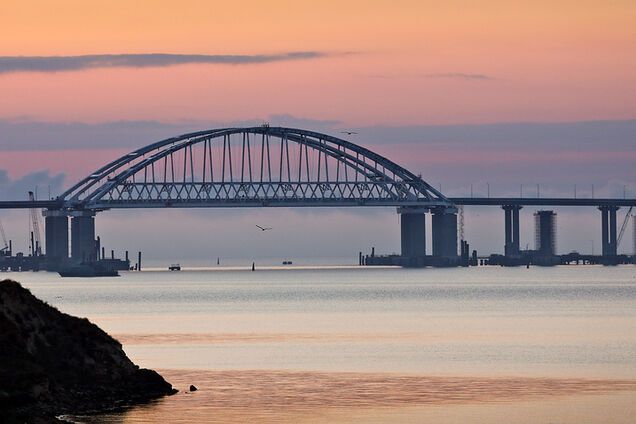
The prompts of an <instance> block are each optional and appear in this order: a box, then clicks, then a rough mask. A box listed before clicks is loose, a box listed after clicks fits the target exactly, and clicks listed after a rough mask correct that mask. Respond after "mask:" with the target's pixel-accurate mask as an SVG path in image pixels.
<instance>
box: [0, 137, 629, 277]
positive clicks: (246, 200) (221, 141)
mask: <svg viewBox="0 0 636 424" xmlns="http://www.w3.org/2000/svg"><path fill="white" fill-rule="evenodd" d="M462 205H489V206H501V207H503V209H504V210H505V217H506V227H505V228H506V253H507V254H511V255H514V254H517V253H518V252H519V241H518V233H519V210H520V209H521V207H523V206H526V205H535V206H596V207H598V208H600V209H601V211H602V217H603V229H602V231H603V239H604V244H603V246H604V249H603V253H604V254H606V255H616V242H615V241H616V210H618V208H619V207H621V206H634V205H636V199H567V198H562V199H556V198H472V197H471V198H447V197H445V196H444V195H443V194H442V193H440V192H439V191H438V190H436V189H435V188H433V187H432V186H431V185H430V184H428V183H427V182H425V181H424V180H423V179H422V178H421V177H420V176H419V175H416V174H414V173H412V172H410V171H408V170H407V169H405V168H403V167H402V166H400V165H398V164H396V163H395V162H392V161H391V160H389V159H387V158H385V157H383V156H381V155H379V154H377V153H375V152H373V151H371V150H368V149H366V148H364V147H362V146H359V145H357V144H354V143H351V142H349V141H346V140H343V139H340V138H336V137H333V136H330V135H326V134H321V133H317V132H313V131H307V130H302V129H295V128H283V127H270V126H268V125H264V126H259V127H248V128H220V129H211V130H206V131H199V132H194V133H189V134H184V135H181V136H177V137H171V138H168V139H165V140H161V141H158V142H156V143H153V144H150V145H148V146H145V147H142V148H140V149H137V150H135V151H132V152H130V153H128V154H126V155H124V156H122V157H120V158H118V159H116V160H114V161H112V162H110V163H108V164H106V165H104V166H103V167H101V168H99V169H98V170H96V171H95V172H93V173H91V174H90V175H88V176H86V178H84V179H82V180H81V181H79V182H77V183H76V184H75V185H73V186H72V187H70V188H69V189H68V190H67V191H65V192H64V193H62V194H61V195H60V196H58V197H57V198H55V199H51V200H36V201H5V202H0V209H3V208H12V209H15V208H42V209H44V215H45V224H46V253H47V256H49V257H51V258H58V259H60V260H64V259H65V258H67V257H68V250H69V244H70V246H71V258H72V259H73V260H76V261H79V260H85V259H91V258H92V259H94V258H95V257H96V256H99V251H97V252H96V251H95V250H96V249H95V222H94V220H95V215H96V214H97V213H98V212H102V211H106V210H109V209H131V208H204V207H210V208H227V207H232V208H236V207H373V206H376V207H377V206H393V207H397V208H398V212H399V213H400V214H401V220H400V221H401V224H400V225H401V253H402V256H403V257H407V258H408V257H424V256H426V244H425V216H426V214H427V213H432V242H433V246H432V256H433V257H437V258H444V263H448V264H452V263H454V262H456V261H457V260H458V259H457V258H458V255H457V206H462ZM69 218H70V219H71V243H69V240H68V225H69V222H68V221H69ZM612 240H613V241H612ZM612 243H614V244H613V245H612ZM462 249H463V246H462ZM612 249H613V250H612Z"/></svg>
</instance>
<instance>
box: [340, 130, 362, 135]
mask: <svg viewBox="0 0 636 424" xmlns="http://www.w3.org/2000/svg"><path fill="white" fill-rule="evenodd" d="M340 132H341V133H342V134H347V135H353V134H358V133H357V132H355V131H340Z"/></svg>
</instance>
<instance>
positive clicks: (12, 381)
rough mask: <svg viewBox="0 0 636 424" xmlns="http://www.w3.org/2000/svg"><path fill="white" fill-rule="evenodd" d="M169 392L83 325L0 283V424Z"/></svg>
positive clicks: (124, 403) (15, 285) (17, 287)
mask: <svg viewBox="0 0 636 424" xmlns="http://www.w3.org/2000/svg"><path fill="white" fill-rule="evenodd" d="M175 392H176V390H174V389H173V388H172V385H171V384H170V383H168V382H166V381H165V380H164V379H163V378H162V377H161V376H160V375H159V374H157V373H156V372H154V371H152V370H148V369H140V368H139V367H138V366H137V365H135V364H134V363H133V362H132V361H131V360H130V359H128V357H127V356H126V354H125V353H124V351H123V350H122V347H121V344H120V343H119V342H118V341H117V340H115V339H113V338H112V337H111V336H109V335H108V334H106V333H105V332H104V331H102V330H101V329H100V328H99V327H97V326H96V325H95V324H93V323H91V322H90V321H89V320H88V319H86V318H76V317H73V316H70V315H67V314H64V313H62V312H60V311H58V310H57V309H55V308H54V307H52V306H50V305H48V304H46V303H45V302H42V301H41V300H39V299H37V298H36V297H35V296H33V295H32V294H31V292H30V291H29V290H27V289H25V288H23V287H22V286H21V285H20V284H19V283H17V282H15V281H10V280H4V281H0V415H2V416H3V417H4V418H5V420H6V421H8V422H11V421H15V422H25V420H28V421H49V420H52V419H53V418H54V417H55V416H56V415H60V414H64V413H87V412H92V411H100V410H106V409H112V408H114V407H122V406H127V405H132V404H136V403H142V402H146V401H148V400H151V399H154V398H157V397H160V396H164V395H169V394H173V393H175ZM3 422H4V421H3Z"/></svg>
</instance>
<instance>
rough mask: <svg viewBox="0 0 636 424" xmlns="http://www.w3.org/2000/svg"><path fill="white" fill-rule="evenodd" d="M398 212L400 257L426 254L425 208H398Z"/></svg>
mask: <svg viewBox="0 0 636 424" xmlns="http://www.w3.org/2000/svg"><path fill="white" fill-rule="evenodd" d="M398 213H399V214H400V247H401V254H402V257H406V258H414V257H418V256H421V257H423V256H425V255H426V210H425V209H421V208H398Z"/></svg>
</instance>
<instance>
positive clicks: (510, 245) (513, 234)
mask: <svg viewBox="0 0 636 424" xmlns="http://www.w3.org/2000/svg"><path fill="white" fill-rule="evenodd" d="M501 208H502V209H503V210H504V213H505V217H506V223H505V235H506V241H505V244H504V254H505V255H506V256H518V255H519V254H520V253H521V250H520V247H519V246H520V241H519V210H521V208H522V206H521V205H503V206H502V207H501Z"/></svg>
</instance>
